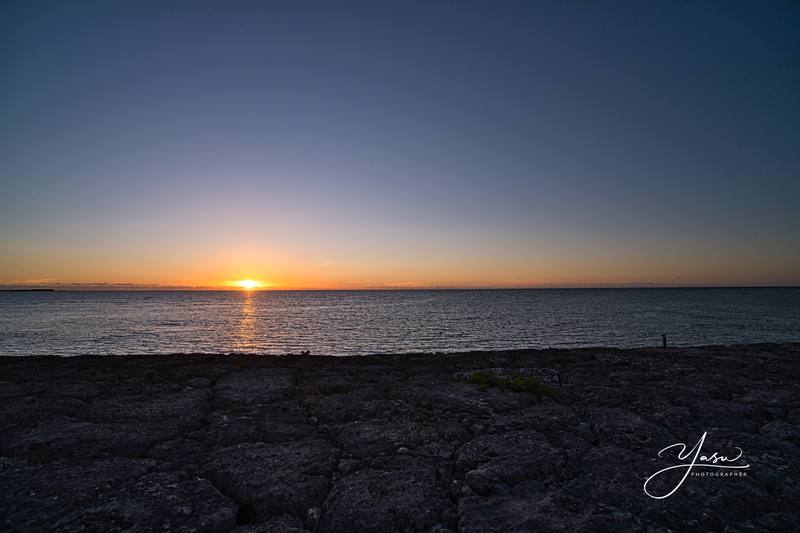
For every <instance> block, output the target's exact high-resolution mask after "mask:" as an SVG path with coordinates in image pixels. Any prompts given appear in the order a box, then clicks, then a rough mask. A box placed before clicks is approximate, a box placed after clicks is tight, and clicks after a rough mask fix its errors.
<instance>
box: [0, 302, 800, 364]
mask: <svg viewBox="0 0 800 533" xmlns="http://www.w3.org/2000/svg"><path fill="white" fill-rule="evenodd" d="M661 333H666V334H667V336H668V339H669V342H670V344H671V345H675V346H687V345H701V344H732V343H750V342H786V341H800V288H758V289H585V290H584V289H548V290H458V291H262V292H259V291H255V292H244V291H218V292H217V291H214V292H200V291H195V292H192V291H170V292H138V291H137V292H70V291H63V292H62V291H57V292H0V355H62V356H70V355H80V354H154V353H176V352H204V353H230V352H244V353H265V354H286V353H299V352H300V351H302V350H309V351H310V352H311V353H314V354H324V355H359V354H376V353H405V352H434V351H435V352H439V351H441V352H453V351H465V350H494V349H503V350H505V349H515V348H544V347H579V346H617V347H636V346H657V345H659V344H660V343H661V338H660V334H661Z"/></svg>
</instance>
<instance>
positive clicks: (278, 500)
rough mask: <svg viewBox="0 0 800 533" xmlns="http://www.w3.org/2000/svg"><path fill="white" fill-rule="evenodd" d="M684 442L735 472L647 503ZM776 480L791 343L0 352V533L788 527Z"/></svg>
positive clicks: (789, 398)
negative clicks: (524, 383) (525, 382)
mask: <svg viewBox="0 0 800 533" xmlns="http://www.w3.org/2000/svg"><path fill="white" fill-rule="evenodd" d="M479 370H487V371H491V372H493V373H495V374H496V375H497V376H501V377H502V376H507V375H525V376H528V375H530V376H534V377H535V378H536V379H537V380H538V382H540V383H542V384H544V385H545V386H546V387H548V388H549V389H550V390H552V391H553V392H554V393H555V396H552V397H550V396H541V397H540V396H537V395H536V394H533V393H530V394H529V393H525V392H520V393H517V392H508V391H503V390H500V389H498V388H488V389H487V390H480V388H479V387H477V386H475V385H471V384H468V383H466V382H465V378H466V377H468V376H470V375H471V373H473V372H475V371H479ZM705 432H707V438H706V441H705V443H704V447H703V452H704V453H705V452H707V453H708V454H711V453H713V452H714V451H718V452H720V453H729V452H731V451H732V450H735V449H736V447H739V448H741V449H742V450H743V451H744V456H743V458H742V459H743V460H744V461H745V462H746V463H747V464H749V465H750V468H749V469H748V471H747V473H748V475H747V476H746V477H733V478H722V477H712V476H707V477H690V478H688V479H687V480H686V481H685V482H684V483H683V484H682V485H681V486H680V488H679V489H678V490H677V491H676V492H675V493H674V494H673V495H672V496H670V497H669V498H665V499H660V500H656V499H653V498H650V497H648V496H647V495H646V494H645V493H644V491H643V483H644V481H645V479H646V478H648V477H649V476H650V475H651V474H653V473H655V472H656V471H657V470H660V469H662V468H665V467H667V466H670V465H672V464H676V460H675V459H674V453H672V452H670V453H666V454H665V455H664V456H662V457H658V455H657V454H658V452H659V450H661V449H662V448H664V447H666V446H668V445H670V444H673V443H676V442H684V443H687V444H688V446H689V447H691V446H693V445H694V444H695V443H697V441H698V440H699V439H700V437H701V436H702V435H703V433H705ZM696 470H704V471H706V472H709V471H712V470H713V469H709V468H705V469H699V468H698V469H696ZM798 480H800V345H797V344H785V345H754V346H738V347H707V348H693V349H677V348H671V349H666V350H662V349H642V350H612V349H584V350H545V351H515V352H496V353H473V354H458V355H397V356H376V357H361V358H325V357H313V356H286V357H252V356H249V357H246V356H239V355H232V356H209V355H172V356H160V357H154V356H138V357H133V356H132V357H78V358H66V359H58V358H42V357H31V358H0V530H3V531H32V530H33V531H36V530H58V531H75V530H83V531H101V530H102V531H121V530H128V529H135V530H175V531H230V530H233V531H237V532H262V531H278V532H287V533H288V532H302V531H317V532H330V531H343V532H359V531H363V532H384V531H424V532H431V533H445V532H447V531H465V532H468V531H497V532H501V531H502V532H507V531H533V530H538V531H570V532H573V531H611V530H626V531H628V530H633V531H636V530H640V531H668V530H686V529H689V530H698V531H700V530H718V531H719V530H730V531H746V530H753V531H761V530H764V531H766V530H770V531H781V530H785V531H791V530H795V528H796V527H797V524H798V521H799V520H800V510H799V506H798V503H797V502H798V501H800V500H798V492H797V483H798ZM676 482H677V479H676V480H669V479H666V480H663V481H661V480H658V482H657V483H654V487H656V488H657V489H659V490H662V489H664V488H665V487H666V489H667V490H668V489H669V485H670V483H671V484H672V485H673V486H674V484H675V483H676Z"/></svg>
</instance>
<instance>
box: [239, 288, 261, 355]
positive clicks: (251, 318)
mask: <svg viewBox="0 0 800 533" xmlns="http://www.w3.org/2000/svg"><path fill="white" fill-rule="evenodd" d="M255 299H256V295H255V294H253V293H252V292H251V291H243V292H242V305H241V307H240V308H239V309H240V316H239V319H238V322H237V324H236V336H235V338H234V342H233V346H234V348H235V350H236V351H252V350H254V349H255V347H256V344H255V342H254V341H255V338H256V320H257V316H256V302H255Z"/></svg>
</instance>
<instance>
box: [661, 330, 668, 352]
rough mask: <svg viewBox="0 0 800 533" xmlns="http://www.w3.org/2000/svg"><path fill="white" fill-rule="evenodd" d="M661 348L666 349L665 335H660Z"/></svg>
mask: <svg viewBox="0 0 800 533" xmlns="http://www.w3.org/2000/svg"><path fill="white" fill-rule="evenodd" d="M661 347H662V348H666V347H667V334H666V333H662V334H661Z"/></svg>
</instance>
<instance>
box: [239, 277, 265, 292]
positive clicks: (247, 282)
mask: <svg viewBox="0 0 800 533" xmlns="http://www.w3.org/2000/svg"><path fill="white" fill-rule="evenodd" d="M236 285H237V286H238V287H240V288H242V289H244V290H246V291H252V290H253V289H257V288H259V287H261V282H260V281H255V280H252V279H240V280H239V281H237V282H236Z"/></svg>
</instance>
